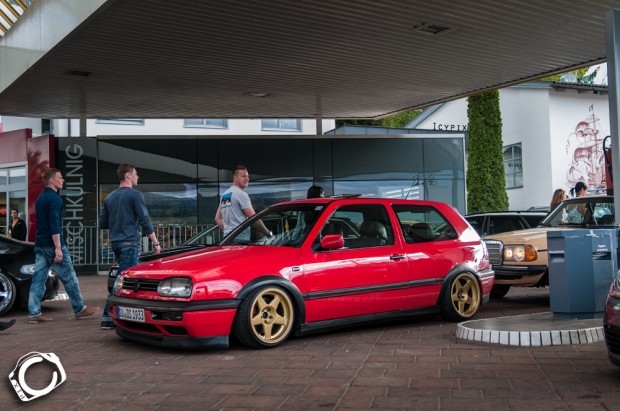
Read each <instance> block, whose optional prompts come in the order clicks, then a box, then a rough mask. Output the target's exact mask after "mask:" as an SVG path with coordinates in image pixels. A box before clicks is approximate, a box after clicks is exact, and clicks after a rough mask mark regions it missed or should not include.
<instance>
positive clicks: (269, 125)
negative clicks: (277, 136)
mask: <svg viewBox="0 0 620 411" xmlns="http://www.w3.org/2000/svg"><path fill="white" fill-rule="evenodd" d="M261 130H268V131H269V130H270V131H301V121H300V120H296V119H265V120H261Z"/></svg>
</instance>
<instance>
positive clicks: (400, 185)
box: [334, 179, 426, 200]
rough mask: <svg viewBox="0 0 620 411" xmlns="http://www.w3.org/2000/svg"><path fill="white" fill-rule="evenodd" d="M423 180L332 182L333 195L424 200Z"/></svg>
mask: <svg viewBox="0 0 620 411" xmlns="http://www.w3.org/2000/svg"><path fill="white" fill-rule="evenodd" d="M424 184H425V182H424V181H423V180H417V179H416V180H413V181H398V180H397V181H387V180H386V181H334V195H353V194H355V195H359V196H360V197H379V198H398V199H403V200H405V199H407V200H424V199H426V197H425V193H424Z"/></svg>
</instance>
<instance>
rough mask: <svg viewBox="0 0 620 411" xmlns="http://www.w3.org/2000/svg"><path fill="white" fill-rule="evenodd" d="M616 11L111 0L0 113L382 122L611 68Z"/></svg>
mask: <svg viewBox="0 0 620 411" xmlns="http://www.w3.org/2000/svg"><path fill="white" fill-rule="evenodd" d="M48 3H49V2H33V4H32V6H31V7H30V8H29V10H28V11H27V13H30V12H31V11H32V10H33V9H35V8H37V7H46V6H47V5H48ZM613 8H620V0H613V1H611V0H610V1H593V0H571V1H570V2H568V1H564V0H546V1H523V0H502V1H497V0H477V1H454V0H433V1H428V0H421V1H418V0H410V1H404V0H382V1H374V0H367V1H364V0H330V1H309V0H296V1H291V0H271V1H260V0H226V1H215V0H205V1H191V2H190V1H187V2H171V1H169V0H149V1H129V0H109V1H107V2H105V4H103V6H101V7H100V8H99V9H98V10H96V11H95V12H94V13H93V14H92V15H91V16H90V17H89V18H88V19H86V20H85V21H84V22H83V23H81V24H79V25H78V26H77V28H76V29H75V30H73V31H72V32H71V33H70V34H69V35H68V36H67V37H66V38H64V39H63V40H62V41H60V42H59V43H58V44H57V45H56V46H55V47H54V48H52V50H51V51H49V52H48V53H47V54H45V55H44V56H43V57H42V58H41V59H40V60H39V61H37V62H36V63H34V64H33V65H32V66H31V67H30V68H29V69H27V70H25V71H24V72H23V74H21V76H19V77H18V78H17V80H16V81H14V82H12V84H10V85H8V87H6V88H5V89H4V90H2V91H1V93H0V114H4V115H15V116H27V117H43V118H77V117H80V116H81V115H85V116H86V117H88V118H261V117H262V118H313V117H316V115H317V113H318V114H320V115H321V116H322V117H324V118H375V117H381V116H385V115H389V114H394V113H396V112H399V111H403V110H408V109H412V108H419V107H424V106H428V105H431V104H436V103H439V102H442V101H447V100H451V99H456V98H460V97H464V96H467V95H471V94H473V93H477V92H480V91H483V90H487V89H494V88H499V87H504V86H508V85H511V84H515V83H519V82H523V81H527V80H530V79H536V78H540V77H541V76H544V75H547V74H550V73H554V72H559V71H565V70H567V69H570V68H574V67H579V66H584V65H591V64H595V63H599V62H602V61H604V60H605V57H606V52H605V18H604V14H605V12H606V11H608V10H610V9H613ZM11 35H12V32H11V31H9V32H8V33H7V35H6V36H5V38H9V37H10V36H11ZM42 35H44V32H43V33H42Z"/></svg>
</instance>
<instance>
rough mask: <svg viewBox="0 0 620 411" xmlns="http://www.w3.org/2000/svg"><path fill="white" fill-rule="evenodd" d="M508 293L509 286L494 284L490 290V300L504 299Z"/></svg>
mask: <svg viewBox="0 0 620 411" xmlns="http://www.w3.org/2000/svg"><path fill="white" fill-rule="evenodd" d="M508 291H510V284H495V285H494V286H493V288H492V289H491V298H504V297H505V296H506V294H508Z"/></svg>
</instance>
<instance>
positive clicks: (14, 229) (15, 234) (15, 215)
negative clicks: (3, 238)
mask: <svg viewBox="0 0 620 411" xmlns="http://www.w3.org/2000/svg"><path fill="white" fill-rule="evenodd" d="M27 231H28V229H27V228H26V222H25V221H24V220H22V219H21V218H19V211H17V209H16V208H12V209H11V223H10V224H9V237H11V238H14V239H16V240H21V241H26V233H27Z"/></svg>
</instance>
